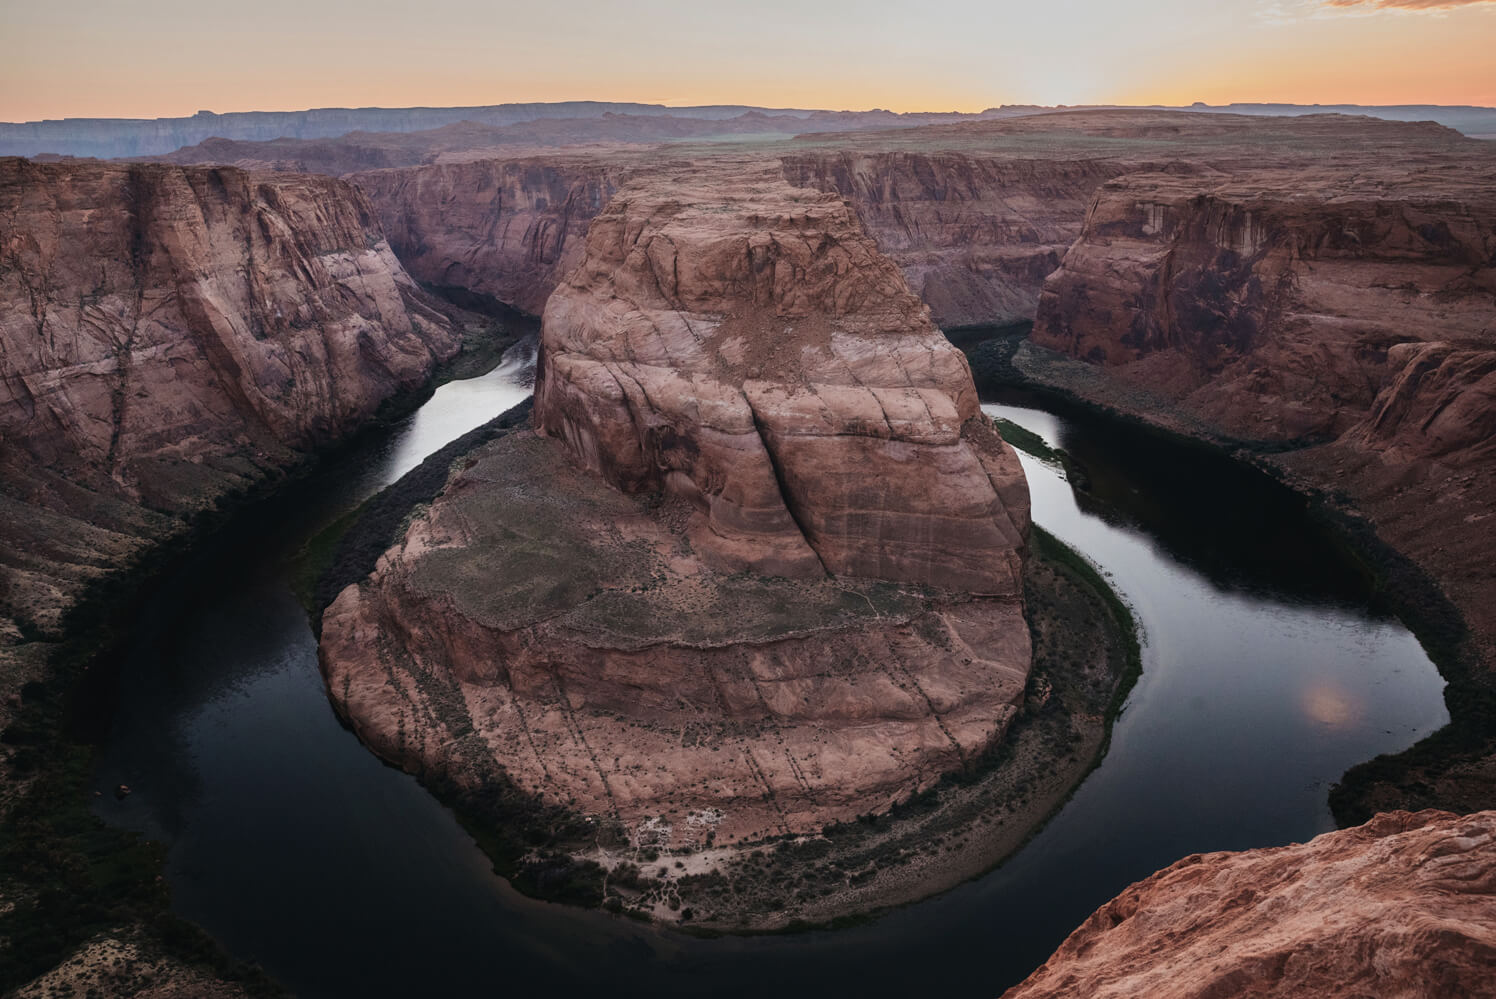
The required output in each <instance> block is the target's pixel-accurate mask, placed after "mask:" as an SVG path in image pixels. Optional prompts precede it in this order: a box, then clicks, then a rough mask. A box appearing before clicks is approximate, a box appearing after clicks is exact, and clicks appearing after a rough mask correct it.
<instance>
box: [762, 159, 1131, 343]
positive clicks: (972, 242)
mask: <svg viewBox="0 0 1496 999" xmlns="http://www.w3.org/2000/svg"><path fill="white" fill-rule="evenodd" d="M1126 169H1128V167H1127V166H1126V165H1125V164H1124V163H1122V162H1119V161H1117V160H1112V159H1077V160H1073V161H1067V160H1066V159H1064V158H1054V159H1031V158H1025V159H1019V158H1013V159H1007V158H998V157H993V156H984V155H979V154H978V155H971V154H965V153H960V152H932V153H914V152H884V153H879V152H867V153H863V152H836V153H821V154H814V153H805V154H800V155H796V156H787V157H785V158H784V160H783V170H784V175H785V178H786V179H787V180H789V181H790V182H791V183H793V184H798V185H800V186H804V187H814V188H816V189H817V190H821V191H827V192H833V193H836V194H839V195H841V196H842V197H843V198H846V199H847V200H848V201H850V202H851V203H852V205H853V207H854V208H855V209H856V210H857V214H858V217H859V218H860V219H861V220H862V223H863V225H864V226H865V227H866V228H867V230H868V232H869V233H870V234H871V235H872V236H873V238H874V239H876V240H877V242H878V248H879V249H881V250H882V251H883V252H884V253H886V254H888V255H889V256H890V257H892V258H893V259H894V261H895V262H897V263H898V265H899V267H900V268H901V269H902V270H903V272H904V276H905V277H906V278H907V279H908V281H909V284H910V286H911V287H912V288H913V289H914V290H915V292H916V293H918V294H919V296H920V297H921V298H922V299H924V302H925V304H926V305H928V306H929V307H930V311H931V313H932V315H933V318H934V320H935V322H936V323H938V324H939V325H940V326H942V327H945V328H949V327H953V326H967V325H974V324H987V323H1011V322H1017V321H1022V320H1026V319H1031V318H1032V317H1033V315H1034V310H1035V308H1036V307H1037V305H1038V301H1039V290H1040V288H1041V287H1042V286H1043V284H1044V279H1045V278H1046V277H1048V276H1049V274H1050V272H1051V271H1053V270H1054V269H1055V268H1056V267H1058V266H1059V263H1060V257H1061V256H1063V255H1064V253H1065V250H1066V249H1067V248H1068V247H1069V246H1070V244H1071V243H1073V242H1074V241H1075V239H1076V237H1077V236H1079V235H1080V226H1081V221H1082V219H1083V218H1084V217H1085V211H1086V206H1087V204H1088V203H1089V202H1090V199H1091V195H1092V194H1093V192H1094V191H1095V190H1096V188H1097V187H1098V186H1099V185H1100V184H1101V183H1103V182H1104V181H1106V180H1109V179H1111V178H1112V177H1115V176H1117V175H1118V174H1119V173H1122V172H1123V171H1125V170H1126Z"/></svg>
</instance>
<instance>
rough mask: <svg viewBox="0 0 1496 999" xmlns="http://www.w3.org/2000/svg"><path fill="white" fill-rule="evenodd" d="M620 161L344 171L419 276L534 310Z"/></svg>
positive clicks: (575, 251) (573, 258) (569, 257)
mask: <svg viewBox="0 0 1496 999" xmlns="http://www.w3.org/2000/svg"><path fill="white" fill-rule="evenodd" d="M619 172H620V170H619V169H617V168H615V167H611V166H608V165H606V164H605V163H604V162H602V161H599V160H589V159H585V158H578V157H571V156H566V155H561V154H558V156H557V157H556V158H555V159H554V160H545V161H542V160H477V161H474V162H470V163H448V164H436V165H432V166H423V167H411V168H408V169H402V170H380V171H373V172H369V173H359V174H353V175H351V176H350V177H349V180H351V181H353V182H354V183H355V184H357V185H358V186H359V187H360V188H362V189H363V190H364V191H365V192H366V193H367V194H368V196H369V199H370V201H371V202H372V203H373V205H374V209H375V211H376V212H377V213H378V215H379V220H380V222H381V224H382V225H383V228H384V231H385V232H386V233H388V235H389V240H390V245H391V246H393V247H394V249H395V253H396V254H397V255H398V256H399V257H400V260H401V262H402V263H403V264H404V265H405V268H406V269H407V270H408V271H409V272H410V273H411V274H412V275H414V276H415V277H416V278H417V279H418V280H420V281H425V282H427V283H429V284H433V285H439V286H445V287H457V288H462V289H464V290H466V291H471V292H476V293H479V294H483V295H489V296H492V297H493V298H496V299H498V300H499V301H501V302H503V303H505V304H506V305H511V306H513V307H514V308H517V309H520V310H523V311H525V312H530V313H533V314H536V315H539V313H540V312H541V310H542V309H543V308H544V307H545V301H546V299H547V298H548V297H549V296H550V293H551V291H552V289H554V288H555V287H556V284H557V282H559V281H560V279H561V278H562V276H564V275H565V274H566V273H567V272H568V271H570V270H571V269H572V268H573V267H575V266H576V265H577V262H578V261H579V260H580V259H581V251H582V241H583V238H584V237H585V236H586V233H587V225H588V223H590V222H591V221H592V218H593V216H595V215H597V213H598V212H600V211H602V208H603V205H604V204H606V203H607V200H608V198H609V197H610V196H612V194H613V191H614V189H615V187H616V186H617V176H616V175H617V174H618V173H619Z"/></svg>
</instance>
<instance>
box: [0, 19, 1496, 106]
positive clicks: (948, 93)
mask: <svg viewBox="0 0 1496 999" xmlns="http://www.w3.org/2000/svg"><path fill="white" fill-rule="evenodd" d="M573 7H574V9H570V10H569V13H568V20H567V24H566V30H565V31H558V30H557V27H556V23H555V20H554V14H553V13H552V12H549V11H547V10H544V9H541V8H540V7H538V6H522V5H509V4H501V5H492V4H485V3H482V2H480V0H428V2H427V4H426V5H425V6H424V7H423V8H422V10H421V11H419V12H416V11H414V9H412V8H409V7H407V6H406V5H401V4H380V3H375V4H370V3H368V2H367V0H260V2H259V3H258V4H257V5H255V7H254V9H249V8H218V7H213V8H211V9H204V8H203V7H202V6H201V5H191V4H187V3H185V0H139V2H138V3H136V4H132V5H130V6H129V7H128V8H125V7H123V6H121V7H112V6H109V7H104V8H102V9H100V7H99V5H97V4H95V3H91V2H90V0H50V2H49V3H48V4H47V5H22V4H18V3H12V4H9V5H7V6H6V7H5V8H4V9H3V10H0V54H3V55H4V56H5V58H3V59H0V120H5V121H26V120H37V119H41V118H62V117H135V118H155V117H185V116H188V115H191V114H193V113H195V112H196V111H198V110H200V109H204V108H206V109H211V110H214V111H218V112H220V113H223V112H230V111H250V110H255V111H268V110H285V111H293V110H295V111H299V110H305V109H307V108H318V107H420V106H426V107H454V106H471V105H486V104H503V103H512V102H526V101H561V100H598V101H620V102H640V103H648V104H666V105H674V106H683V105H696V104H744V105H751V106H758V107H798V108H827V109H851V110H867V109H870V108H874V107H881V108H885V109H888V110H891V111H901V112H906V111H966V112H974V111H980V110H982V109H984V108H987V107H993V106H996V105H1000V104H1040V105H1047V106H1048V105H1056V104H1066V105H1071V106H1074V105H1077V104H1133V105H1136V104H1167V105H1188V104H1190V103H1192V102H1194V101H1205V102H1207V103H1210V104H1227V103H1231V102H1233V101H1240V102H1282V103H1297V104H1314V103H1319V104H1476V105H1485V106H1493V105H1496V58H1492V55H1491V53H1493V52H1496V0H1484V2H1476V3H1470V4H1466V5H1464V6H1460V7H1457V8H1450V9H1446V10H1439V11H1422V12H1417V13H1409V12H1405V11H1383V10H1378V9H1374V8H1370V7H1367V6H1365V5H1364V4H1363V5H1360V6H1358V7H1355V8H1354V9H1346V8H1331V7H1327V6H1326V5H1325V3H1324V0H1273V2H1271V3H1269V2H1268V0H1223V2H1222V3H1219V4H1213V5H1205V6H1201V5H1198V4H1195V3H1193V2H1192V0H1138V3H1137V4H1136V5H1132V6H1128V7H1123V6H1121V5H1115V4H1106V3H1102V2H1101V0H1055V2H1054V4H1052V5H1050V7H1048V8H1045V9H1039V8H1037V7H1015V6H1012V5H992V4H982V3H978V2H977V0H925V2H924V3H922V4H921V5H919V6H918V7H916V6H915V5H909V4H893V3H891V2H889V0H883V2H878V0H875V2H874V3H872V4H868V3H866V2H863V3H860V4H854V3H852V2H851V0H822V2H821V3H819V4H815V5H806V4H804V3H803V0H760V2H759V3H758V4H755V5H752V6H751V7H747V6H740V5H731V6H729V5H723V4H714V3H711V2H707V0H695V2H687V0H641V3H640V4H639V5H638V6H637V9H636V8H633V7H630V8H624V7H623V6H621V5H616V4H612V3H609V2H606V0H573ZM1057 19H1063V22H1064V23H1065V24H1067V25H1070V26H1071V27H1070V28H1068V29H1067V30H1065V31H1057V30H1055V25H1056V21H1057ZM287 26H291V27H292V28H293V29H294V30H289V31H288V30H287Z"/></svg>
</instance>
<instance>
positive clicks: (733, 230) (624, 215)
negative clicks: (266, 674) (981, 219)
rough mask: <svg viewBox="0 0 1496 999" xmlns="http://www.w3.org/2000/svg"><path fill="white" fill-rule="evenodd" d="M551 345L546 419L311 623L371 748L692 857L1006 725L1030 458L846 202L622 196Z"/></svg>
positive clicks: (1015, 657) (574, 278) (751, 183)
mask: <svg viewBox="0 0 1496 999" xmlns="http://www.w3.org/2000/svg"><path fill="white" fill-rule="evenodd" d="M542 340H543V343H542V354H541V359H540V371H539V374H538V379H537V390H536V403H535V422H536V424H537V426H538V427H539V428H540V429H541V430H542V431H543V432H544V433H545V434H547V435H548V436H545V437H537V436H535V435H533V434H532V433H530V432H529V431H516V432H513V433H511V434H510V435H509V436H508V437H506V438H505V439H503V440H501V441H498V442H496V443H494V444H492V445H489V446H487V447H486V448H484V449H482V450H480V451H478V452H475V453H473V454H472V455H471V456H470V457H469V459H468V460H467V461H466V462H465V466H466V467H465V468H463V469H462V470H459V471H458V472H456V473H455V474H454V476H453V478H452V479H451V481H450V482H449V483H448V486H447V489H446V491H445V493H444V494H443V495H442V496H441V497H439V498H438V499H437V500H436V501H435V502H434V503H433V504H432V506H431V508H430V509H429V510H427V511H425V512H424V513H423V514H421V515H420V516H418V517H417V518H415V519H414V520H413V521H412V523H411V525H410V527H409V528H408V529H407V530H406V531H405V532H404V534H403V537H401V538H400V539H399V540H398V542H397V544H396V545H395V547H393V548H392V549H390V551H389V552H387V553H386V555H385V556H384V557H383V558H382V559H381V561H380V564H379V567H378V568H377V570H376V571H375V573H374V575H373V576H372V577H371V578H370V579H369V580H368V581H366V582H364V583H362V584H358V585H355V586H351V587H349V588H348V589H346V590H344V591H343V593H342V594H341V595H340V596H339V597H338V599H337V600H336V602H335V603H333V605H332V606H331V607H329V608H328V610H327V611H326V613H325V615H324V617H323V632H322V652H321V656H322V663H323V668H324V671H325V673H326V675H327V679H328V686H329V690H330V692H331V695H332V698H333V700H334V703H335V704H336V705H337V707H338V709H339V711H340V712H341V713H343V714H344V715H345V717H347V718H348V719H349V721H350V722H351V724H352V725H353V726H354V727H355V729H356V730H357V731H358V732H359V734H360V736H361V737H362V738H364V739H365V740H366V741H368V742H369V743H370V744H371V745H373V746H374V747H375V748H376V749H377V750H378V751H379V752H381V753H382V754H383V755H385V756H386V757H388V758H390V759H393V760H395V761H397V762H399V763H401V764H402V765H404V766H406V767H407V768H410V769H413V770H416V771H418V772H422V773H424V774H426V775H428V776H432V777H439V778H444V779H448V780H452V781H455V782H456V783H457V784H458V785H459V786H466V787H468V788H469V789H476V788H478V787H481V786H482V785H483V784H484V782H488V781H492V780H495V779H504V780H510V781H513V782H515V783H516V784H518V785H519V786H520V787H521V788H523V789H524V790H526V791H528V792H530V793H531V794H534V795H538V796H540V797H541V798H543V799H544V800H546V801H547V802H552V803H556V804H561V805H564V806H566V807H568V808H570V809H572V810H574V811H577V812H582V813H586V814H590V815H596V816H600V817H603V818H607V819H612V820H616V821H618V822H620V823H622V824H623V825H624V826H625V827H626V828H627V829H629V830H630V834H631V835H640V834H642V833H645V832H647V833H648V834H649V835H650V836H651V837H652V838H653V840H654V841H657V842H661V843H662V844H663V845H669V844H671V843H675V844H677V845H683V844H691V843H694V844H697V845H700V844H702V843H704V842H712V841H714V840H715V841H716V842H717V843H719V844H723V843H728V842H733V841H742V840H754V839H759V838H762V837H764V836H766V835H774V834H779V833H787V832H788V833H801V832H807V831H814V830H819V829H820V828H821V826H823V825H824V824H826V823H828V822H834V821H842V820H846V819H850V818H852V817H855V816H856V815H859V814H863V813H866V812H876V811H881V810H883V809H885V808H887V807H888V806H889V805H890V804H891V803H892V802H894V801H896V800H898V799H900V798H902V797H905V796H907V795H908V794H910V793H912V792H913V791H915V790H918V789H919V788H922V787H925V786H928V785H929V784H930V783H931V782H933V781H934V780H935V779H936V778H937V777H938V776H939V775H940V774H941V773H942V772H944V771H946V770H949V769H951V768H952V767H956V766H959V765H960V764H961V762H962V760H963V759H965V758H967V757H968V756H969V755H971V754H973V753H975V752H977V751H979V750H981V749H983V748H985V747H986V746H987V745H989V744H990V743H991V742H992V741H993V740H994V739H997V738H999V737H1000V736H1001V735H1002V733H1003V731H1004V729H1005V728H1006V726H1007V725H1008V723H1009V722H1010V721H1011V720H1012V718H1013V716H1014V714H1015V713H1016V710H1017V706H1018V705H1019V704H1020V703H1021V699H1022V695H1023V687H1024V681H1025V678H1026V675H1027V672H1028V668H1029V660H1030V648H1029V636H1028V630H1027V626H1026V624H1025V622H1024V618H1023V613H1022V603H1021V601H1022V590H1021V579H1020V577H1021V572H1022V567H1023V553H1024V547H1025V538H1026V533H1027V529H1028V496H1027V488H1026V484H1025V482H1024V479H1023V473H1022V469H1021V466H1020V465H1019V464H1018V461H1017V459H1016V456H1015V455H1014V454H1013V452H1012V451H1011V449H1009V448H1008V447H1007V446H1006V445H1005V444H1004V443H1003V442H1002V440H1001V439H1000V438H999V437H998V436H997V434H996V431H995V430H994V429H993V427H992V425H991V424H990V422H988V421H987V420H985V419H984V418H982V417H981V415H980V413H979V411H978V409H977V401H976V394H975V390H974V388H973V386H972V382H971V376H970V373H969V371H968V370H967V368H966V365H965V361H964V359H963V358H962V357H961V355H960V354H959V353H958V352H957V351H955V350H954V348H952V347H951V346H950V345H949V344H948V343H947V342H946V341H945V340H944V338H943V337H941V336H940V334H939V331H938V330H936V329H935V327H934V326H933V325H932V324H931V323H930V320H929V318H928V314H927V312H926V310H925V309H924V308H923V306H921V304H920V303H919V301H918V299H916V298H915V297H914V296H913V295H912V294H911V293H910V291H909V289H908V287H907V285H906V284H905V283H904V281H903V279H902V277H901V276H900V274H899V271H898V269H897V268H896V267H895V266H894V265H893V263H892V262H890V261H889V260H888V259H887V258H886V257H883V256H882V255H881V254H879V253H878V251H877V249H876V248H875V247H874V245H873V243H872V241H871V240H870V239H869V238H868V237H867V235H866V234H865V232H864V231H863V230H862V228H861V227H860V225H859V224H858V222H857V219H856V217H855V215H854V214H853V213H852V212H850V211H849V210H848V209H847V208H846V206H845V205H844V204H843V203H842V202H841V201H840V200H839V199H836V198H832V197H827V196H825V195H823V194H820V193H818V192H815V191H810V190H804V189H797V188H794V187H792V186H790V185H788V184H786V183H785V182H784V181H783V180H782V179H781V178H780V177H779V176H778V175H777V172H776V171H774V170H773V169H772V168H766V169H759V170H754V171H749V172H746V173H738V172H733V173H726V172H714V171H710V170H691V171H685V172H682V173H681V174H677V175H675V176H672V177H669V178H668V179H663V180H662V179H652V180H648V181H639V182H636V183H633V184H631V185H628V186H626V187H625V188H623V189H621V190H620V191H619V193H618V194H617V195H616V196H615V197H614V198H613V200H612V201H611V202H610V204H609V206H608V208H607V209H606V210H605V211H604V212H603V213H602V214H601V215H599V217H598V218H597V219H596V220H595V221H594V223H593V225H592V226H591V229H590V230H589V233H588V237H587V242H586V253H585V256H584V258H583V260H582V263H581V264H580V266H578V267H577V269H576V270H575V271H573V272H572V274H571V275H570V277H568V278H567V280H566V281H565V283H564V284H563V285H562V287H561V288H559V289H558V290H557V292H556V293H555V294H554V295H553V296H552V298H551V301H550V303H549V304H548V306H547V308H546V313H545V322H544V333H543V338H542Z"/></svg>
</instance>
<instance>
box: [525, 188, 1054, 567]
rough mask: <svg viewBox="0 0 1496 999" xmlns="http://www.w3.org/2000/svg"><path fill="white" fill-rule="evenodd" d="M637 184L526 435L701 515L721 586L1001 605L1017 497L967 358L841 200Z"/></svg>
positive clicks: (557, 306) (559, 338)
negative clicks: (908, 595) (794, 586)
mask: <svg viewBox="0 0 1496 999" xmlns="http://www.w3.org/2000/svg"><path fill="white" fill-rule="evenodd" d="M735 183H736V184H738V185H741V186H739V187H736V188H733V189H731V190H730V193H724V192H723V191H722V187H723V185H724V181H723V179H722V177H721V175H719V174H715V173H711V172H708V173H707V174H706V176H704V177H681V176H677V177H673V178H671V179H670V181H669V182H668V183H660V182H658V181H655V180H647V181H643V182H641V183H639V184H637V185H635V186H633V187H630V188H627V189H625V190H623V191H621V192H620V193H619V194H618V195H617V196H615V197H614V199H613V201H612V202H611V203H610V204H609V206H608V209H607V211H606V212H605V213H604V214H603V215H601V216H599V217H598V218H597V219H596V220H595V221H594V222H593V224H592V228H591V230H590V231H589V234H588V237H587V255H586V258H585V260H584V262H583V265H582V266H581V267H579V268H578V269H577V270H576V271H574V272H573V273H572V274H571V276H570V277H569V278H568V279H567V280H566V282H565V283H564V284H563V285H562V286H561V287H560V288H558V289H557V291H556V293H555V294H554V295H552V296H551V300H550V302H549V303H548V304H547V306H546V311H545V319H544V328H545V335H544V349H543V352H542V356H541V364H542V367H543V371H542V375H541V377H540V379H539V381H538V383H537V389H536V398H535V409H536V420H537V422H538V423H539V425H540V426H541V427H542V429H544V430H545V431H546V432H548V433H550V434H552V435H554V436H558V437H561V438H562V439H564V440H565V441H566V442H567V443H568V445H569V446H570V447H571V449H572V451H573V452H574V453H575V454H576V455H577V456H578V458H579V459H580V460H581V461H582V462H583V463H584V464H585V465H586V466H587V467H589V468H591V469H593V470H594V471H596V472H598V473H600V474H602V475H603V476H604V478H606V479H608V480H609V481H610V482H612V483H613V484H614V485H616V486H618V487H619V488H621V489H624V490H626V491H629V492H639V491H646V490H651V489H657V488H661V487H668V488H669V489H671V490H672V491H673V492H676V493H679V494H681V495H684V496H687V497H688V498H690V499H691V500H692V502H693V503H695V504H696V506H697V507H698V510H699V514H698V517H697V518H696V520H695V522H694V523H693V525H692V528H691V539H692V542H693V544H695V545H696V546H697V547H698V548H699V549H701V550H702V552H703V554H704V555H705V556H706V557H708V558H710V559H714V560H715V561H717V562H718V564H720V565H722V566H723V567H724V568H726V569H728V570H730V571H731V570H738V569H760V570H763V571H767V572H771V573H774V574H781V575H796V576H818V575H821V574H823V573H830V574H833V575H853V576H866V577H870V578H877V579H891V580H904V581H909V582H917V583H928V584H932V585H938V586H946V587H949V588H953V589H961V590H969V591H972V592H978V593H987V594H997V595H1003V596H1009V595H1012V594H1015V593H1016V592H1018V585H1017V579H1018V576H1019V572H1018V552H1019V551H1020V550H1021V548H1022V544H1023V536H1024V531H1025V530H1026V527H1027V509H1028V503H1027V486H1026V483H1025V482H1024V479H1023V473H1022V471H1021V469H1020V468H1019V467H1018V465H1017V463H1016V461H1015V460H1014V458H1013V455H1012V453H1011V451H1010V450H1009V449H1007V448H1005V447H1004V445H1003V444H1002V441H1001V439H1000V438H999V437H998V436H997V433H996V431H995V430H993V429H992V427H991V426H990V424H989V422H988V421H986V420H984V419H982V418H981V417H980V411H979V409H978V407H977V398H976V391H975V389H974V387H973V386H972V382H971V376H970V373H969V372H968V370H967V368H966V362H965V359H964V358H963V357H962V356H961V354H960V352H958V351H957V350H955V348H953V347H951V346H950V344H949V343H947V342H946V340H945V338H944V337H942V336H941V334H940V331H939V330H937V329H936V328H935V327H934V325H933V324H932V323H931V322H930V319H929V316H928V313H927V312H926V310H925V308H924V307H923V306H922V305H921V304H920V302H919V299H917V298H916V297H915V296H914V295H913V294H911V293H910V291H909V289H908V287H907V285H906V284H905V283H904V281H903V279H902V277H901V276H900V274H899V271H898V269H897V268H896V267H895V266H894V265H893V264H892V262H891V261H889V260H888V258H887V257H884V256H883V255H882V254H880V253H879V252H878V250H877V248H876V247H875V246H874V245H873V242H872V240H871V239H869V238H868V237H867V236H866V235H865V234H864V232H863V231H862V229H861V227H860V226H859V224H858V222H857V219H856V217H855V215H853V213H852V212H850V211H848V210H847V208H846V206H845V205H843V204H842V203H840V202H839V201H837V200H835V199H833V198H829V197H827V196H825V195H821V194H819V193H816V192H812V191H807V190H801V189H796V188H793V187H790V186H789V185H787V184H785V183H784V182H782V181H779V180H778V179H777V178H775V177H773V176H772V175H762V174H761V175H757V176H754V175H752V174H750V175H749V176H747V177H739V178H738V179H736V181H735Z"/></svg>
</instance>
